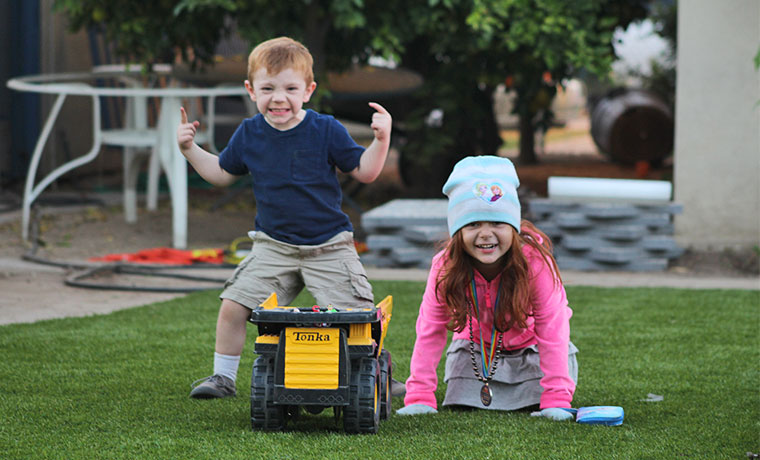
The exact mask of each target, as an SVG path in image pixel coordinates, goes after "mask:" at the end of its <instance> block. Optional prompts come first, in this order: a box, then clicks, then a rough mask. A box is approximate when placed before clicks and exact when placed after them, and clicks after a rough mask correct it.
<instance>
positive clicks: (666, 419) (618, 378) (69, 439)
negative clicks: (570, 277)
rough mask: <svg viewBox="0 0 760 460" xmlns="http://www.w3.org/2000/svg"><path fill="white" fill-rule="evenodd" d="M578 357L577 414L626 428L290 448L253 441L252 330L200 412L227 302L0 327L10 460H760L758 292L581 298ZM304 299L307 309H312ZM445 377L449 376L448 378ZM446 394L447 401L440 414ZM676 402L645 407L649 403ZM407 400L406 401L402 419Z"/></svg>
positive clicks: (1, 400) (421, 428)
mask: <svg viewBox="0 0 760 460" xmlns="http://www.w3.org/2000/svg"><path fill="white" fill-rule="evenodd" d="M373 284H374V287H375V296H376V299H377V300H380V299H382V297H384V296H385V295H387V294H392V295H393V296H394V310H393V319H392V321H391V324H390V329H389V332H388V336H387V338H386V347H387V348H388V349H389V350H390V352H391V353H392V357H393V362H394V363H395V376H396V377H397V378H399V379H401V380H403V379H405V378H406V377H407V376H408V371H409V359H410V355H411V350H412V346H413V344H414V336H415V334H414V324H415V320H416V317H417V310H418V306H419V301H420V298H421V295H422V291H423V288H424V284H423V283H418V282H375V283H373ZM567 290H568V297H569V299H570V302H571V306H572V308H573V310H574V316H573V318H572V320H571V321H572V322H571V331H572V332H571V336H572V340H573V341H574V343H575V344H576V345H577V346H578V348H579V349H580V353H579V355H578V360H579V365H580V377H579V382H578V388H577V391H576V394H575V399H574V402H573V404H574V406H575V407H581V406H589V405H618V406H622V407H623V408H624V409H625V421H624V423H623V425H622V426H618V427H605V426H589V425H580V424H577V423H573V422H553V421H550V420H547V419H543V418H537V417H530V415H529V413H527V412H514V413H504V412H490V411H452V410H448V409H441V410H440V412H439V414H437V415H434V416H417V417H401V416H396V415H394V416H392V417H391V418H390V419H389V420H387V421H385V422H382V423H381V426H380V432H379V434H377V435H346V434H344V433H343V430H342V425H341V424H340V423H339V424H337V425H336V424H335V422H334V420H333V417H332V411H330V410H327V411H324V412H323V413H322V414H320V415H308V414H303V415H302V416H301V417H300V418H299V419H298V420H297V421H296V422H294V423H291V424H290V425H289V430H288V431H287V432H282V433H279V432H278V433H263V432H252V431H251V428H250V400H249V397H250V378H251V366H252V364H253V359H254V357H255V355H254V353H253V351H252V349H253V347H252V344H253V338H254V336H255V334H256V329H255V326H253V325H250V326H249V328H248V331H249V337H248V342H247V343H248V346H247V347H246V351H245V352H244V354H243V357H242V360H241V365H240V373H239V375H238V381H237V384H238V397H237V398H228V399H225V400H205V401H198V400H192V399H190V398H189V397H188V392H189V390H190V383H191V382H192V381H193V380H195V379H198V378H201V377H204V376H207V375H209V374H210V373H211V364H212V353H213V344H214V328H215V323H216V315H217V311H218V305H219V302H218V299H217V294H218V293H217V292H204V293H197V294H193V295H189V296H187V297H185V298H182V299H177V300H173V301H169V302H163V303H158V304H153V305H149V306H146V307H141V308H135V309H130V310H124V311H119V312H116V313H112V314H109V315H104V316H93V317H87V318H69V319H61V320H51V321H42V322H39V323H35V324H16V325H7V326H2V327H0V351H1V352H2V357H3V359H2V361H0V377H1V378H0V414H1V415H0V417H1V418H0V458H4V459H11V458H61V459H77V458H82V459H92V458H108V459H117V458H124V459H135V458H140V459H143V458H167V459H168V458H171V459H191V458H192V459H202V458H208V459H215V460H218V459H225V458H241V459H243V458H245V459H255V458H262V459H286V458H292V459H303V458H329V459H343V458H378V459H395V458H399V459H430V458H436V459H459V458H461V459H465V458H468V459H469V458H472V459H502V458H514V459H533V458H535V459H555V458H556V459H560V458H563V459H564V458H567V459H674V458H688V459H697V458H699V459H721V458H726V459H729V458H733V459H739V458H746V456H747V452H754V453H758V452H760V346H759V345H760V343H759V342H760V340H759V339H758V326H759V325H760V292H758V291H733V290H677V289H606V288H589V287H570V288H568V289H567ZM311 302H312V300H311V299H310V298H309V297H308V295H302V296H301V297H299V299H298V300H297V301H296V302H293V304H294V305H309V304H310V303H311ZM442 370H443V365H441V366H440V369H439V372H441V373H442ZM444 391H445V385H443V383H442V382H441V385H440V386H439V390H438V394H437V396H438V400H439V402H440V401H441V400H442V399H443V394H444ZM649 393H653V394H656V395H661V396H663V400H662V401H660V402H647V401H644V400H645V399H647V395H648V394H649ZM401 405H402V401H401V400H400V399H394V409H398V408H399V407H401Z"/></svg>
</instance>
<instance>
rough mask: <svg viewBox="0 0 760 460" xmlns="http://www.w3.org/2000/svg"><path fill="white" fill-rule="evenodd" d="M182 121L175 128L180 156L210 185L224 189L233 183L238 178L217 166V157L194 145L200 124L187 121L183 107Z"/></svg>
mask: <svg viewBox="0 0 760 460" xmlns="http://www.w3.org/2000/svg"><path fill="white" fill-rule="evenodd" d="M180 110H181V112H182V119H181V121H180V124H179V127H178V128H177V143H178V144H179V150H180V152H182V155H184V156H185V158H187V161H189V162H190V164H191V165H193V168H194V169H195V170H196V171H197V172H198V174H200V176H201V177H202V178H203V179H205V180H206V182H208V183H209V184H211V185H215V186H217V187H226V186H228V185H230V184H232V183H233V182H235V181H236V180H237V178H238V176H235V175H233V174H230V173H228V172H227V171H225V170H224V169H222V167H221V166H219V157H217V156H216V155H214V154H213V153H211V152H207V151H205V150H203V149H202V148H200V147H199V146H198V144H196V143H195V133H196V132H197V130H198V126H200V123H199V122H198V121H193V122H192V123H190V122H188V121H187V112H185V109H184V107H182V108H180Z"/></svg>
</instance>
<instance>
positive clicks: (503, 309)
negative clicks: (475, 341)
mask: <svg viewBox="0 0 760 460" xmlns="http://www.w3.org/2000/svg"><path fill="white" fill-rule="evenodd" d="M520 228H521V233H517V232H516V231H515V232H512V247H511V248H510V249H509V251H507V253H506V254H505V255H504V256H503V259H504V260H503V263H504V268H503V269H502V272H501V284H500V288H499V302H498V304H497V305H496V311H495V312H494V324H495V326H496V330H498V331H500V332H504V331H507V330H509V329H510V328H512V327H513V326H517V327H519V328H525V327H526V326H527V322H526V320H527V318H528V312H530V311H531V305H530V278H529V277H530V267H529V266H528V260H527V259H526V258H525V255H524V254H523V251H522V247H523V245H526V244H527V245H530V246H531V247H533V248H534V249H535V250H537V251H538V252H539V254H541V257H542V258H543V259H544V261H545V262H546V264H547V265H549V266H550V267H551V269H552V270H553V272H554V274H555V275H556V276H555V278H554V279H555V283H561V282H562V279H561V278H560V275H559V269H558V268H557V262H556V261H555V260H554V257H553V256H552V243H551V241H550V240H549V237H547V236H546V234H544V233H543V232H542V231H541V230H539V229H538V228H536V226H534V225H533V224H532V223H531V222H529V221H527V220H523V221H522V222H520ZM536 236H538V237H540V240H541V243H539V242H538V240H539V238H536ZM445 251H446V254H445V257H446V262H445V263H444V266H443V269H442V270H441V273H440V275H439V277H438V281H437V282H436V292H437V293H438V300H439V301H440V302H442V303H443V304H444V305H446V309H447V311H448V313H449V317H450V318H451V320H450V321H449V324H448V325H447V327H448V328H449V330H452V331H456V332H460V331H462V330H463V329H464V328H465V326H467V312H468V310H469V309H470V307H469V305H470V295H469V294H468V293H469V292H470V288H469V286H470V282H471V280H472V274H473V271H474V270H475V268H474V265H473V263H472V257H470V255H469V254H467V253H466V252H465V250H464V240H463V239H462V232H461V231H457V232H456V233H455V234H454V236H452V237H451V239H450V240H449V241H448V243H447V244H446V247H445Z"/></svg>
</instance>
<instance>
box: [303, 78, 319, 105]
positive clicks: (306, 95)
mask: <svg viewBox="0 0 760 460" xmlns="http://www.w3.org/2000/svg"><path fill="white" fill-rule="evenodd" d="M315 89H317V82H315V81H313V82H311V84H310V85H308V86H307V87H306V92H305V93H304V95H303V101H304V102H309V99H311V95H312V94H314V90H315Z"/></svg>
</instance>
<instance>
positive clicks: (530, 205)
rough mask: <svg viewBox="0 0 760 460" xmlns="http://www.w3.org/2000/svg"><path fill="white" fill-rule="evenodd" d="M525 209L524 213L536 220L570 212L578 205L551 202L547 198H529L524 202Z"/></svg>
mask: <svg viewBox="0 0 760 460" xmlns="http://www.w3.org/2000/svg"><path fill="white" fill-rule="evenodd" d="M525 207H526V208H527V209H526V210H525V211H527V212H530V213H531V214H533V215H534V216H536V217H535V218H536V219H538V218H543V217H545V216H547V215H550V214H556V213H558V212H572V211H574V210H575V209H577V208H578V205H577V204H575V203H567V202H560V201H553V200H550V199H547V198H531V199H529V200H526V206H525Z"/></svg>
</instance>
